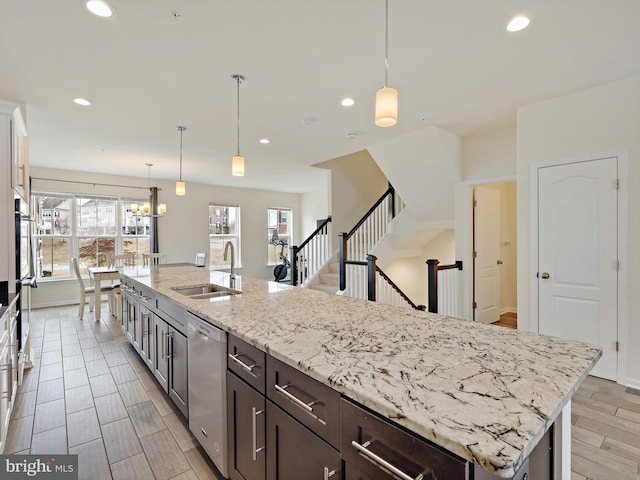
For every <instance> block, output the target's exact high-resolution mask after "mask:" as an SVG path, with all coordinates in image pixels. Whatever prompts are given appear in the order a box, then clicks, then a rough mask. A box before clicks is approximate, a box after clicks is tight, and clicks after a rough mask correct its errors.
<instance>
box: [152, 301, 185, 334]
mask: <svg viewBox="0 0 640 480" xmlns="http://www.w3.org/2000/svg"><path fill="white" fill-rule="evenodd" d="M156 307H157V309H158V310H159V311H160V313H162V314H163V315H161V317H162V318H163V319H164V320H165V321H166V322H167V323H168V324H169V325H171V326H172V327H173V328H175V329H176V330H178V331H179V332H180V333H182V334H183V335H186V333H187V310H186V309H185V308H184V307H183V306H181V305H179V304H177V303H176V302H174V301H173V300H170V299H169V298H167V297H164V296H162V295H157V296H156Z"/></svg>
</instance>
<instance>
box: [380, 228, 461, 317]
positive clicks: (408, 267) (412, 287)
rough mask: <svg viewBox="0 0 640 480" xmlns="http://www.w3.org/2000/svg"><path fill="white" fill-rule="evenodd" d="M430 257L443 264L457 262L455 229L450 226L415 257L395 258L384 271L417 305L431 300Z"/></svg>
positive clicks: (425, 303)
mask: <svg viewBox="0 0 640 480" xmlns="http://www.w3.org/2000/svg"><path fill="white" fill-rule="evenodd" d="M430 258H436V259H438V260H440V264H441V265H449V264H452V263H455V231H454V230H453V229H452V228H450V229H446V230H444V231H443V232H442V233H440V234H439V235H438V236H436V237H435V238H433V239H432V240H430V241H429V242H428V243H427V244H426V245H424V246H423V247H422V250H421V253H420V255H418V256H415V257H401V258H395V259H394V260H392V261H391V263H390V264H389V265H388V266H387V267H386V268H384V272H385V273H386V274H387V275H389V278H391V280H393V281H394V283H395V284H396V285H398V287H400V289H401V290H402V291H403V292H404V293H405V294H406V295H407V296H408V297H409V298H410V299H411V300H412V301H413V303H415V304H416V305H427V303H428V300H429V281H428V275H427V273H428V267H427V264H426V261H427V260H428V259H430Z"/></svg>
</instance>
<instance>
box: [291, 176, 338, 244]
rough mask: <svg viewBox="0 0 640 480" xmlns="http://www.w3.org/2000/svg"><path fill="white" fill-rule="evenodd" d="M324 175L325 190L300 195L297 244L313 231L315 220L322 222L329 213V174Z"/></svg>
mask: <svg viewBox="0 0 640 480" xmlns="http://www.w3.org/2000/svg"><path fill="white" fill-rule="evenodd" d="M324 173H325V174H326V188H324V189H322V190H316V191H314V192H307V193H302V194H301V195H300V217H301V218H300V232H301V236H300V238H299V242H298V243H300V242H301V241H303V240H304V239H306V238H307V237H308V236H309V235H310V234H311V233H313V232H314V231H315V229H316V228H317V224H316V221H317V220H323V219H325V218H327V217H328V216H329V211H330V210H331V201H330V198H331V195H330V183H331V172H330V171H328V170H327V171H325V172H324ZM329 231H331V225H329Z"/></svg>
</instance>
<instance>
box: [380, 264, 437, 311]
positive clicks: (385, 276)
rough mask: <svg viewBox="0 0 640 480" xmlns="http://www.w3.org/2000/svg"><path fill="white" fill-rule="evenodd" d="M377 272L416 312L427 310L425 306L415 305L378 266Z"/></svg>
mask: <svg viewBox="0 0 640 480" xmlns="http://www.w3.org/2000/svg"><path fill="white" fill-rule="evenodd" d="M376 272H377V273H379V274H380V275H382V278H384V279H385V280H386V282H387V283H388V284H389V285H391V288H393V289H394V290H395V291H396V292H398V293H399V294H400V296H401V297H402V298H403V299H404V300H405V301H406V302H407V303H408V304H409V305H411V306H412V307H413V308H415V309H416V310H422V311H425V310H426V309H427V307H426V306H425V305H416V304H415V303H413V301H412V300H411V299H410V298H409V297H408V296H407V295H406V294H405V293H404V292H403V291H402V289H401V288H400V287H399V286H398V285H396V284H395V282H394V281H393V280H391V279H390V278H389V276H388V275H387V274H386V273H384V272H383V271H382V269H381V268H380V267H378V266H377V265H376Z"/></svg>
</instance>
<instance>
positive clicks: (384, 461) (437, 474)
mask: <svg viewBox="0 0 640 480" xmlns="http://www.w3.org/2000/svg"><path fill="white" fill-rule="evenodd" d="M341 412H342V444H341V449H340V450H341V452H342V458H343V459H344V462H345V470H346V478H347V479H350V480H351V479H352V480H397V479H398V478H424V479H425V480H426V479H436V478H446V479H448V480H466V479H468V478H469V475H470V472H469V465H468V463H467V462H465V461H464V460H462V459H460V458H457V457H455V456H453V455H450V454H448V453H446V452H444V451H442V450H440V449H439V448H437V447H435V446H433V445H430V444H429V443H427V442H425V441H422V440H420V439H419V438H417V437H415V436H414V435H411V434H410V433H407V432H405V431H404V430H401V429H400V428H398V427H396V426H395V425H392V424H391V423H389V422H387V421H386V420H383V419H382V418H380V417H378V416H377V415H375V414H373V413H371V412H368V411H367V410H365V409H363V408H361V407H359V406H357V405H355V404H353V403H352V402H350V401H347V400H345V399H342V400H341ZM420 476H421V477H420Z"/></svg>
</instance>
